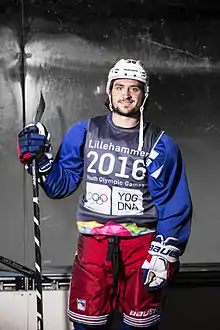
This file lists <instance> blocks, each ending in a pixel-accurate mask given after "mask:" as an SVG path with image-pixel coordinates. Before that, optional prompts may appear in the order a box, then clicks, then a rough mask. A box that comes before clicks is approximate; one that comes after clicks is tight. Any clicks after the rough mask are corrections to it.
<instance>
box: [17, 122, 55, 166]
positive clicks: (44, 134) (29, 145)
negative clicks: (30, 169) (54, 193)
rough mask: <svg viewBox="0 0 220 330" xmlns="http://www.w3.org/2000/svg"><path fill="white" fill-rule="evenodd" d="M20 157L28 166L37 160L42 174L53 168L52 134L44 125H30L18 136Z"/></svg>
mask: <svg viewBox="0 0 220 330" xmlns="http://www.w3.org/2000/svg"><path fill="white" fill-rule="evenodd" d="M18 157H19V160H20V161H21V162H22V163H23V164H25V165H27V166H30V165H31V163H32V161H33V159H36V160H37V162H38V166H39V171H40V172H45V171H47V170H48V168H50V167H51V163H52V158H53V157H52V154H51V144H50V134H49V133H48V131H47V129H46V127H45V126H44V125H43V124H41V123H37V124H36V125H35V124H29V125H27V126H25V127H24V129H22V131H21V132H20V133H19V135H18Z"/></svg>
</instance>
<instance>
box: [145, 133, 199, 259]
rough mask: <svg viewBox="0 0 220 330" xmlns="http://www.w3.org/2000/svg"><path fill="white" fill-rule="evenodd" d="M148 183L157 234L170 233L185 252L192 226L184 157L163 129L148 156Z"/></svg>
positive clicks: (167, 234) (169, 235) (164, 235)
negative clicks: (156, 217) (154, 207)
mask: <svg viewBox="0 0 220 330" xmlns="http://www.w3.org/2000/svg"><path fill="white" fill-rule="evenodd" d="M147 169H148V185H149V191H150V194H151V197H152V199H153V201H154V204H155V206H156V208H157V212H158V224H157V228H156V233H157V235H162V236H163V238H164V239H166V238H168V237H173V238H176V239H177V242H178V243H177V245H178V247H179V248H180V251H181V253H183V252H184V250H185V247H186V244H187V241H188V238H189V234H190V228H191V218H192V202H191V197H190V192H189V188H188V183H187V178H186V172H185V166H184V161H183V158H182V155H181V152H180V150H179V148H178V146H177V144H176V143H175V141H174V140H173V139H171V138H170V137H169V136H168V135H167V134H165V133H163V134H162V135H161V136H160V137H159V139H158V141H157V142H156V144H155V146H154V147H153V149H152V150H151V152H150V155H149V158H148V160H147Z"/></svg>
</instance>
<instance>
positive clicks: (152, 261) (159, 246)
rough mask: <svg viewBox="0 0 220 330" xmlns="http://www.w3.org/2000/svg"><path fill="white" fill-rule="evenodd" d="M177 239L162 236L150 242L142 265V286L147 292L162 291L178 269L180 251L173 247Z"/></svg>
mask: <svg viewBox="0 0 220 330" xmlns="http://www.w3.org/2000/svg"><path fill="white" fill-rule="evenodd" d="M175 245H177V239H176V238H173V237H168V238H167V239H166V240H164V238H163V236H162V235H158V236H156V238H155V240H154V241H152V242H151V246H150V248H149V250H148V253H149V254H148V256H147V258H146V260H145V261H144V263H143V265H142V269H143V270H144V271H143V277H144V284H145V285H146V287H147V289H148V290H149V291H154V290H158V289H162V288H164V287H165V286H167V284H168V283H169V281H170V280H171V279H172V278H173V276H174V274H175V273H176V272H177V271H178V269H179V256H180V250H179V249H178V248H177V247H176V246H175Z"/></svg>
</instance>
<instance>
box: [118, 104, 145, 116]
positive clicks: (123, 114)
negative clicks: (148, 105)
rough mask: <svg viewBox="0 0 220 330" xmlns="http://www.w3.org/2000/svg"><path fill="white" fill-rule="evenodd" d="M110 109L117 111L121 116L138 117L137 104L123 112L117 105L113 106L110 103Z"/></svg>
mask: <svg viewBox="0 0 220 330" xmlns="http://www.w3.org/2000/svg"><path fill="white" fill-rule="evenodd" d="M112 109H113V112H114V113H117V114H118V115H120V116H122V117H127V118H139V117H140V112H139V109H140V107H139V106H135V107H134V108H133V109H132V110H131V111H130V112H123V110H121V109H120V108H119V107H114V106H113V105H112Z"/></svg>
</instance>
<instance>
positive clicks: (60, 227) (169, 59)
mask: <svg viewBox="0 0 220 330" xmlns="http://www.w3.org/2000/svg"><path fill="white" fill-rule="evenodd" d="M10 15H11V16H10V17H11V20H10V24H9V23H8V21H7V20H5V21H4V20H2V21H1V22H2V25H1V27H0V45H1V48H0V61H1V68H0V125H1V127H0V153H1V155H0V159H1V162H0V169H1V172H0V180H1V185H0V193H1V199H0V208H1V231H0V251H1V255H4V256H6V257H9V258H11V259H13V260H15V261H17V262H21V263H23V264H25V265H28V266H29V267H34V238H33V219H32V218H33V216H32V186H31V178H30V177H29V176H28V175H26V174H25V173H24V172H23V168H22V166H21V165H20V164H19V162H18V160H17V157H16V136H17V133H18V132H19V130H20V129H21V127H22V121H23V114H22V105H21V90H20V83H19V51H20V50H19V33H18V31H19V30H18V26H19V25H18V19H17V16H16V15H17V14H16V15H15V16H12V14H11V12H10ZM28 22H29V26H28V37H27V40H26V41H27V43H26V46H25V51H26V55H27V59H26V114H25V115H26V122H27V123H28V122H30V121H31V120H32V118H33V114H34V111H35V109H36V106H37V103H38V101H39V96H40V91H41V90H42V92H43V95H44V97H45V101H46V111H45V114H44V117H43V120H42V122H43V123H44V124H45V125H46V126H47V127H48V130H49V131H50V132H51V136H52V144H53V146H54V152H55V153H56V151H57V148H58V146H59V144H60V142H61V140H62V137H63V135H64V133H65V132H66V130H67V129H68V128H69V127H70V126H71V125H72V124H73V123H75V122H77V121H79V120H82V119H86V118H89V117H91V116H95V115H100V114H103V113H107V110H106V109H105V107H104V106H103V103H104V100H105V97H106V96H105V82H106V77H107V73H108V70H109V69H110V67H111V65H113V64H114V62H115V61H116V60H118V59H119V58H122V57H133V58H138V59H141V60H142V62H143V63H144V64H145V66H146V67H147V68H148V69H149V71H150V74H151V83H150V100H149V105H148V111H147V113H146V118H147V119H150V120H152V121H153V122H155V123H156V124H158V125H160V126H161V127H162V128H163V129H165V130H166V131H167V132H168V133H169V134H170V135H171V136H172V137H173V138H174V139H176V141H177V142H178V143H179V146H180V148H181V150H182V154H183V156H184V159H185V163H186V169H187V174H188V181H189V186H190V190H191V194H192V200H193V204H194V216H193V225H192V234H191V237H190V241H189V244H188V247H187V250H186V253H185V255H184V256H183V258H182V261H183V262H184V263H193V264H194V263H198V262H208V263H212V262H220V257H219V253H218V250H219V248H220V243H219V238H218V229H219V223H218V214H219V208H218V201H219V196H220V184H219V182H220V175H219V171H218V162H219V158H220V147H219V136H220V115H219V111H218V110H219V109H218V108H219V101H220V93H219V87H220V82H219V65H218V52H217V51H216V48H217V46H218V43H219V41H218V38H219V33H218V30H219V29H218V27H219V25H220V23H218V21H207V20H206V21H201V20H198V21H197V22H194V21H192V22H182V23H181V24H179V23H178V22H175V21H167V20H159V21H154V22H152V21H151V22H146V20H144V19H139V18H129V19H124V18H121V19H119V18H117V19H116V18H112V17H111V18H108V20H105V21H104V20H101V19H100V20H99V21H97V20H95V19H94V18H93V19H91V18H90V20H88V21H86V23H85V19H84V21H83V20H82V21H80V19H79V18H78V19H75V20H72V21H71V22H69V23H68V24H67V23H65V22H62V20H59V19H57V20H56V21H51V20H48V19H45V17H43V15H42V16H40V17H32V18H31V19H29V20H28ZM177 30H178V33H177V32H176V31H177ZM16 54H17V55H16ZM81 192H82V188H79V189H78V190H77V192H76V193H74V195H72V196H70V197H68V198H67V199H65V200H55V201H54V200H50V199H49V198H47V197H46V196H45V195H44V193H43V192H42V191H41V196H40V207H41V230H42V256H43V269H44V271H45V272H55V273H56V272H66V271H67V272H69V270H70V266H71V264H72V259H73V255H74V252H75V247H76V241H77V231H76V225H75V213H76V207H77V201H78V199H79V196H80V194H81ZM9 238H10V239H9ZM207 244H208V245H209V250H208V249H207V248H206V246H207Z"/></svg>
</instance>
